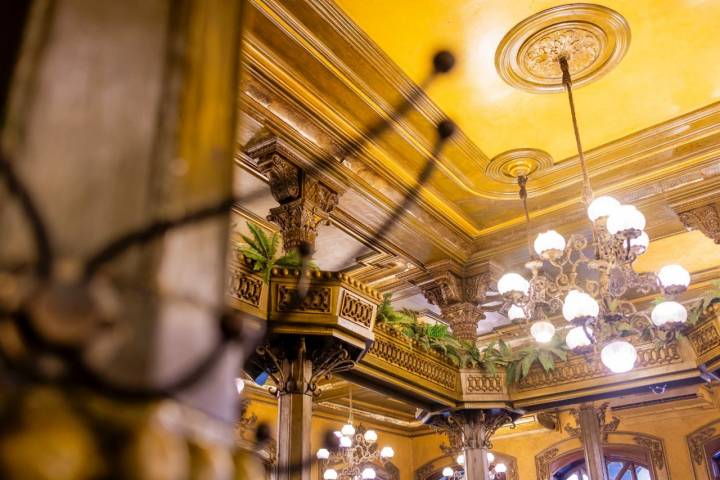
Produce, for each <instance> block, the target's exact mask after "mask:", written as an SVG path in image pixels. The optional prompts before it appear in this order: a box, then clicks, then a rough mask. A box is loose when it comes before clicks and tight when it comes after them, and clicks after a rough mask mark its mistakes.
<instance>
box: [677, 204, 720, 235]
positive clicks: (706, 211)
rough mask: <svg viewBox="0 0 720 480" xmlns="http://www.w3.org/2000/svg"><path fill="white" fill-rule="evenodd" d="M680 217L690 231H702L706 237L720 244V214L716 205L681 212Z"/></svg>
mask: <svg viewBox="0 0 720 480" xmlns="http://www.w3.org/2000/svg"><path fill="white" fill-rule="evenodd" d="M678 217H679V218H680V221H681V222H682V223H683V225H685V228H687V229H688V230H700V231H701V232H702V233H704V234H705V236H707V237H708V238H711V239H712V240H713V241H714V242H715V243H718V244H720V214H719V213H718V207H717V204H716V203H712V204H708V205H701V206H699V207H695V208H692V209H690V210H686V211H682V212H679V213H678Z"/></svg>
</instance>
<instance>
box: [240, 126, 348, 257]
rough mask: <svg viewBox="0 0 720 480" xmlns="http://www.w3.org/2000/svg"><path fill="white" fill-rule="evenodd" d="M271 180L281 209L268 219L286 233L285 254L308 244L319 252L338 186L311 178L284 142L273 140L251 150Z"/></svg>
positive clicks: (273, 209) (272, 212) (284, 239)
mask: <svg viewBox="0 0 720 480" xmlns="http://www.w3.org/2000/svg"><path fill="white" fill-rule="evenodd" d="M247 154H248V155H249V156H250V157H251V158H253V159H255V160H256V161H257V165H258V168H259V169H260V171H261V172H262V173H263V174H264V175H265V176H266V177H267V179H268V183H269V185H270V191H271V192H272V195H273V197H274V198H275V200H277V202H278V203H280V206H278V207H274V208H271V209H270V215H268V217H267V218H268V220H270V221H272V222H275V223H277V224H278V225H279V226H280V231H281V232H282V238H283V246H284V248H285V251H290V250H292V249H296V248H299V247H301V246H303V245H306V246H308V247H309V248H310V250H311V251H313V250H314V249H315V239H316V237H317V229H318V226H319V225H320V224H328V225H329V224H330V212H332V211H333V209H334V208H335V206H336V205H337V203H338V191H337V187H334V188H332V187H330V186H328V185H326V184H325V183H323V182H320V181H318V180H317V179H315V178H314V177H313V176H311V175H308V173H307V172H305V171H304V170H302V169H301V168H300V167H299V166H298V164H300V163H301V162H300V160H299V159H298V158H297V155H296V154H294V153H293V152H292V151H291V150H290V149H289V148H288V147H287V146H285V145H284V144H283V143H282V141H280V140H279V139H277V138H270V139H268V140H265V141H264V142H261V143H259V144H258V145H255V146H253V147H251V148H249V149H248V151H247Z"/></svg>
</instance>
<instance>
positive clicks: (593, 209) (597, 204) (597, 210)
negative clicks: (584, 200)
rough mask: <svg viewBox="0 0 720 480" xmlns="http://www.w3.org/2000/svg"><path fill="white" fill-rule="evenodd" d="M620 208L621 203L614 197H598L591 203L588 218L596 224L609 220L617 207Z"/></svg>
mask: <svg viewBox="0 0 720 480" xmlns="http://www.w3.org/2000/svg"><path fill="white" fill-rule="evenodd" d="M619 206H620V202H618V201H617V200H615V199H614V198H613V197H608V196H607V195H603V196H601V197H597V198H596V199H595V200H593V201H592V202H590V206H589V207H588V217H590V221H592V222H594V221H596V220H598V219H601V218H607V217H609V216H610V214H611V213H612V212H613V210H615V209H616V208H617V207H619Z"/></svg>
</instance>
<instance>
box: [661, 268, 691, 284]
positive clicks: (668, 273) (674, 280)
mask: <svg viewBox="0 0 720 480" xmlns="http://www.w3.org/2000/svg"><path fill="white" fill-rule="evenodd" d="M658 280H659V281H660V285H662V286H663V288H665V289H667V288H671V287H677V288H679V289H682V290H685V289H686V288H687V287H688V285H690V274H689V273H688V271H687V270H685V269H684V268H683V267H681V266H680V265H675V264H673V265H665V266H664V267H662V268H661V269H660V271H659V272H658Z"/></svg>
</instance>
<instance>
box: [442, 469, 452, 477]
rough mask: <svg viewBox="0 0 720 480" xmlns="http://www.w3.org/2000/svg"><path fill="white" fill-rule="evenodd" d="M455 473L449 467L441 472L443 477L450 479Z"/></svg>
mask: <svg viewBox="0 0 720 480" xmlns="http://www.w3.org/2000/svg"><path fill="white" fill-rule="evenodd" d="M453 473H455V471H454V470H453V469H452V468H450V467H445V468H443V470H442V474H443V477H452V476H453Z"/></svg>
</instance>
